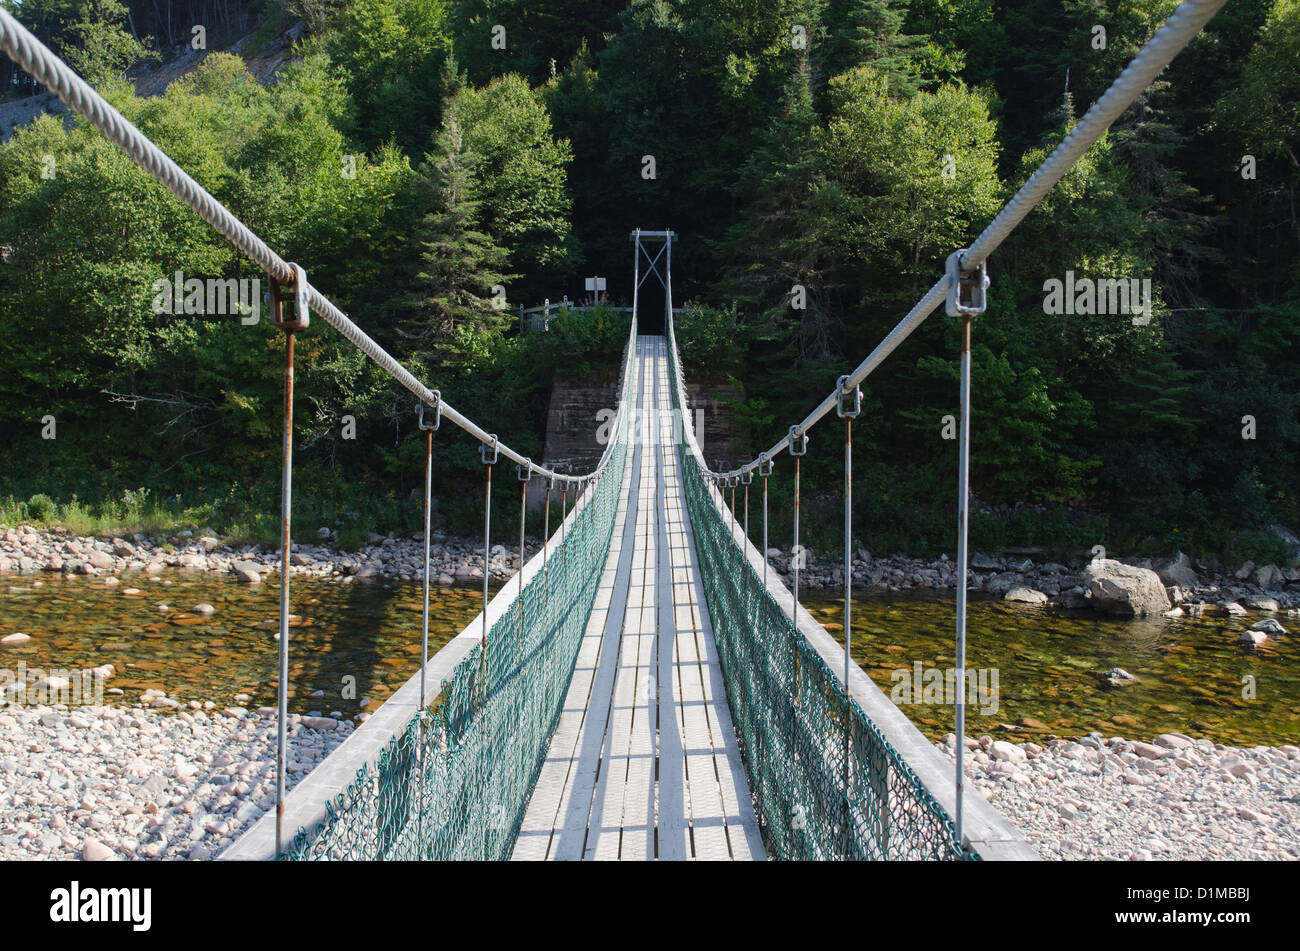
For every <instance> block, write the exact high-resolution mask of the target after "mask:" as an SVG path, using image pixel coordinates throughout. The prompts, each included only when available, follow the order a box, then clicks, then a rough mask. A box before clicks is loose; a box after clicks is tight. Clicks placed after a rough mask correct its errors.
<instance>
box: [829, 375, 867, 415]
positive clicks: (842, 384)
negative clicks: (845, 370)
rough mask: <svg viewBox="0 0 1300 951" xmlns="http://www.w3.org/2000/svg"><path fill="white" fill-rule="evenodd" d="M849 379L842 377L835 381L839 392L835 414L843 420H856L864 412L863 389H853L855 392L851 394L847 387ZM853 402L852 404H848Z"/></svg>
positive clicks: (836, 398)
mask: <svg viewBox="0 0 1300 951" xmlns="http://www.w3.org/2000/svg"><path fill="white" fill-rule="evenodd" d="M848 385H849V378H848V377H847V376H842V377H840V378H839V379H838V380H836V381H835V389H836V390H837V391H838V392H837V393H836V396H835V412H836V413H838V414H839V417H840V418H841V419H856V418H857V416H858V414H859V413H861V412H862V387H860V386H855V387H853V392H851V393H850V392H849V391H848V389H847V387H848ZM849 400H852V402H851V403H850V402H848V401H849Z"/></svg>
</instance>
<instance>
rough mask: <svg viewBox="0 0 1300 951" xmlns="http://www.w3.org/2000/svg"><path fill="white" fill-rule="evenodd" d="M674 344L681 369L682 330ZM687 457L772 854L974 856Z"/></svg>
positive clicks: (686, 450)
mask: <svg viewBox="0 0 1300 951" xmlns="http://www.w3.org/2000/svg"><path fill="white" fill-rule="evenodd" d="M669 353H670V355H671V359H672V372H673V373H674V374H680V370H679V368H678V363H677V352H676V346H675V343H674V342H673V341H672V340H671V338H670V341H669ZM679 378H680V376H677V377H674V382H676V380H677V379H679ZM672 390H673V400H674V403H675V404H676V405H677V409H678V410H680V411H683V416H682V418H684V419H688V418H689V416H688V415H687V414H686V413H685V408H684V407H682V406H681V405H680V404H681V397H680V391H679V389H678V387H677V386H676V385H674V386H673V387H672ZM680 457H681V461H682V472H683V484H684V486H685V490H686V501H687V509H688V511H689V513H690V517H691V525H692V528H693V530H694V534H695V550H696V555H697V557H698V558H699V561H700V574H701V575H702V576H703V579H704V594H705V598H706V600H707V602H708V607H709V613H710V615H711V617H712V620H713V638H714V640H715V641H716V642H717V645H718V659H719V662H720V665H721V667H722V675H723V680H724V682H725V684H726V690H727V700H728V702H729V703H730V705H731V714H732V717H733V719H734V721H735V724H736V732H737V734H738V740H739V743H740V747H741V753H742V756H743V759H744V762H745V772H746V774H747V775H748V776H749V784H750V791H751V792H752V794H753V797H754V805H755V810H756V812H757V814H758V818H759V822H760V823H761V825H762V829H763V838H764V842H765V844H766V846H767V849H768V852H769V853H770V854H773V855H776V856H778V857H780V858H785V859H831V858H849V859H955V858H970V857H973V855H969V854H964V853H963V851H962V850H961V849H960V848H959V847H958V846H957V843H956V830H955V828H954V825H953V821H952V819H951V817H949V816H948V814H947V813H946V812H945V811H944V809H943V808H942V807H941V806H940V805H939V804H938V802H936V801H935V799H934V797H933V796H931V795H930V793H929V792H928V791H927V790H926V788H925V787H924V786H923V785H922V783H921V781H920V779H919V778H918V777H917V776H916V773H915V772H913V770H912V769H911V767H909V766H908V764H907V763H906V762H905V761H904V760H903V757H902V755H901V754H900V753H899V752H898V751H897V750H896V749H894V747H893V746H892V745H890V743H889V741H888V740H887V739H886V738H885V736H884V735H883V734H882V733H881V732H880V729H879V728H878V727H877V726H876V725H875V724H874V723H873V722H872V721H871V720H870V719H869V718H868V717H867V715H866V714H865V713H864V712H863V711H862V709H861V708H860V707H859V706H858V704H857V703H856V702H855V701H852V700H850V699H849V698H848V697H847V696H846V695H845V691H844V688H843V686H842V684H841V682H840V680H839V678H838V677H836V676H835V674H834V673H832V672H831V670H830V668H829V667H828V666H827V665H826V663H825V661H823V660H822V658H821V656H820V655H819V654H818V653H817V651H816V650H815V649H814V648H813V646H812V645H811V644H809V643H808V640H807V639H806V638H805V637H804V635H803V634H801V633H800V632H799V631H798V629H797V628H796V627H795V625H794V624H793V623H792V622H791V620H790V618H789V617H788V616H787V615H786V614H785V612H783V611H782V610H781V609H780V607H779V606H778V605H777V602H776V601H775V599H773V597H772V596H771V595H770V594H769V593H768V592H767V590H766V588H764V586H763V581H762V579H761V578H760V577H759V575H758V574H757V573H756V572H755V571H754V569H753V568H752V566H751V565H750V563H749V561H748V559H746V558H745V557H744V555H743V553H742V552H741V549H740V546H739V545H737V544H736V542H735V541H734V540H733V538H732V535H731V527H730V525H729V524H728V521H727V518H726V516H724V515H723V514H722V513H720V512H719V511H718V508H717V506H716V505H715V504H714V503H713V501H712V499H711V498H710V496H709V488H708V485H707V484H706V481H705V479H706V477H705V475H704V473H703V472H702V471H701V469H700V465H699V463H698V461H697V460H696V458H695V455H694V453H693V452H692V451H691V448H690V447H689V446H688V445H687V444H685V443H684V442H683V443H682V444H681V445H680ZM846 764H847V765H846ZM846 789H847V790H850V792H849V793H848V794H847V795H846V792H845V790H846Z"/></svg>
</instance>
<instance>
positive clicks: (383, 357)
mask: <svg viewBox="0 0 1300 951" xmlns="http://www.w3.org/2000/svg"><path fill="white" fill-rule="evenodd" d="M0 49H3V50H4V51H5V53H6V54H8V56H9V58H10V59H12V60H13V61H14V62H15V63H17V64H18V65H19V66H21V67H22V68H23V69H24V70H25V71H26V72H28V73H29V74H31V76H32V77H33V78H35V79H36V81H37V82H39V83H41V84H42V85H43V86H45V87H46V88H47V89H49V90H50V91H51V92H52V93H54V94H55V95H56V96H58V97H59V99H60V100H62V101H63V102H64V104H66V105H67V106H68V108H69V109H71V110H72V111H74V112H76V113H77V114H79V115H81V116H83V117H84V118H85V119H86V121H88V122H89V123H90V124H91V125H92V126H94V127H95V128H96V129H98V130H99V131H100V132H101V133H103V134H104V136H105V137H107V138H108V139H109V141H111V142H112V143H113V144H115V145H116V146H117V147H118V148H120V149H121V150H122V151H123V152H125V153H126V154H127V155H128V156H130V157H131V159H132V160H133V161H134V162H135V163H136V164H137V165H139V166H140V167H141V168H142V169H144V170H145V171H146V172H148V173H149V174H150V175H152V176H153V177H154V178H155V179H157V180H158V181H159V182H160V183H162V184H163V185H165V186H166V187H167V189H168V190H169V191H171V193H172V194H174V195H175V196H176V197H177V198H179V199H180V200H181V201H183V202H184V203H185V204H186V205H188V206H189V207H190V208H192V209H193V210H194V211H195V212H197V213H198V214H199V215H200V216H201V217H202V218H203V220H205V221H206V222H208V224H210V225H212V227H213V228H215V229H216V230H217V231H218V232H220V233H221V235H222V236H224V237H225V238H226V240H228V241H229V242H230V243H231V244H233V245H234V246H235V247H237V248H238V249H239V250H241V251H243V252H244V254H246V255H248V257H249V258H250V259H251V260H252V261H254V262H255V263H256V264H257V265H258V266H259V267H261V268H262V269H263V270H264V271H266V273H267V274H268V275H270V276H271V277H272V278H273V279H274V280H276V281H279V282H280V283H281V284H284V285H292V283H293V280H294V272H293V268H292V267H290V265H289V263H288V262H287V261H285V260H284V259H283V258H281V257H280V256H279V255H278V254H276V253H275V252H274V251H273V250H271V248H270V247H269V246H268V245H267V244H266V242H264V241H263V240H262V239H261V238H259V237H258V236H257V235H256V234H255V233H254V232H253V231H252V229H251V228H249V227H248V226H247V225H246V224H244V223H243V222H242V221H240V220H239V218H237V217H236V216H235V215H234V214H233V213H232V212H231V211H230V210H229V209H228V208H226V207H225V206H224V205H223V204H221V202H220V201H218V200H217V199H216V198H215V197H213V195H212V194H211V193H210V192H208V190H207V189H205V188H204V187H203V186H202V185H200V184H199V183H198V182H196V181H195V180H194V179H193V178H191V177H190V176H189V174H187V173H186V172H185V170H184V169H182V168H181V167H180V166H179V165H177V164H176V163H175V162H174V161H172V160H171V159H170V158H169V157H168V156H167V154H166V153H165V152H163V151H162V149H160V148H158V146H157V145H155V144H154V143H153V142H151V141H150V140H149V138H148V137H147V136H146V135H145V134H144V133H143V132H141V131H140V130H139V129H137V128H136V127H135V126H134V125H132V124H131V122H130V121H129V120H128V119H127V118H126V117H125V116H123V115H122V114H121V113H120V112H118V111H117V110H116V109H114V108H113V106H112V105H110V104H109V102H108V101H107V100H106V99H104V97H103V96H101V95H100V94H99V93H97V92H95V90H94V89H92V88H91V87H90V86H89V85H88V84H87V83H86V82H85V80H83V79H82V78H81V77H80V76H78V75H77V74H76V73H75V72H73V71H72V68H71V67H70V66H68V64H67V63H65V62H63V60H61V59H59V57H58V56H57V55H55V53H54V52H53V51H52V50H50V49H49V48H48V47H47V46H45V44H43V43H42V42H41V41H40V40H38V39H37V38H36V37H35V36H33V35H32V33H31V32H30V31H29V30H28V29H27V28H26V27H24V26H23V25H22V24H21V23H19V22H18V21H17V20H15V19H14V18H13V16H12V15H11V14H9V13H8V12H6V11H5V10H4V8H2V7H0ZM307 303H308V306H309V307H310V308H311V309H312V310H314V311H315V312H316V313H317V314H319V315H320V316H322V317H324V318H325V321H326V322H327V323H328V324H330V326H332V327H333V328H334V329H335V330H337V331H338V332H339V333H341V334H342V335H343V336H344V337H346V338H347V339H348V340H349V341H351V342H352V343H353V344H354V345H355V346H356V347H357V348H358V349H360V350H361V352H362V353H364V354H365V355H366V356H368V357H369V358H370V359H371V360H373V361H374V362H375V363H376V364H377V365H378V366H379V367H380V368H381V369H383V370H384V371H385V372H386V373H388V375H389V376H391V377H393V378H394V379H395V380H397V382H398V383H400V384H401V385H402V386H404V387H405V388H406V389H407V390H409V391H410V392H411V393H412V394H414V395H415V397H416V398H417V399H418V400H420V402H421V403H424V404H425V405H427V406H430V407H435V406H436V407H438V408H439V409H440V412H441V413H442V415H443V416H444V417H445V418H446V419H449V420H450V421H451V422H452V423H454V424H455V425H457V426H459V427H460V428H461V429H463V430H464V431H465V432H467V433H469V434H470V435H471V436H473V437H474V438H475V439H477V440H478V441H479V442H480V443H482V444H483V445H485V446H490V445H492V443H493V442H494V437H493V435H492V434H491V433H489V432H488V431H487V430H485V429H484V428H483V427H481V426H479V425H478V424H477V423H475V422H474V421H473V420H472V419H470V418H469V417H467V416H465V415H464V414H463V413H460V412H459V411H457V410H456V409H455V407H453V406H452V405H451V404H450V403H448V402H447V401H446V400H445V399H442V398H441V397H440V396H439V395H437V394H435V393H434V392H433V391H432V390H430V389H429V388H428V387H426V386H425V385H424V384H423V383H421V382H420V381H419V380H417V379H416V378H415V376H413V375H412V374H411V372H410V371H409V370H407V369H406V368H405V367H404V366H402V365H401V364H400V363H398V362H397V360H396V359H395V358H394V357H393V356H392V355H391V354H390V353H388V351H386V350H385V349H384V348H383V347H381V346H380V345H379V344H377V343H376V342H375V341H374V340H373V339H371V337H370V336H369V335H368V334H367V333H366V332H365V331H364V330H362V329H361V328H360V327H358V326H357V325H356V324H355V323H353V322H352V321H351V320H350V319H349V318H348V316H347V315H346V314H345V313H343V311H341V310H339V308H338V307H336V306H335V305H334V304H333V303H332V302H331V301H330V300H329V298H327V297H326V296H325V295H324V294H322V293H321V292H320V291H318V290H317V289H316V288H314V287H312V286H311V285H310V284H308V287H307ZM635 334H636V328H635V326H633V328H632V333H631V336H630V337H629V341H628V348H627V353H626V354H625V360H628V359H635V355H636V336H635ZM620 416H621V414H620ZM621 422H622V421H621V418H620V419H619V420H618V421H616V423H615V433H616V432H617V430H618V428H619V427H620V426H621ZM615 442H616V439H615V438H614V437H613V436H611V438H610V440H609V442H608V444H607V445H606V447H605V452H604V454H603V455H602V457H601V460H600V463H599V464H598V465H597V467H596V468H595V469H594V470H592V471H591V472H588V473H585V474H582V475H565V474H562V473H558V472H554V471H552V470H550V469H547V468H546V467H545V466H542V465H538V464H537V463H535V462H533V461H532V460H531V459H529V458H527V457H525V456H523V455H521V454H519V453H517V452H515V451H514V450H513V449H511V448H510V447H509V446H506V445H505V444H503V443H500V442H498V443H497V447H498V449H499V451H500V453H501V455H503V456H505V457H506V458H507V459H510V460H512V461H514V462H515V463H517V464H519V465H521V466H527V468H528V469H529V470H530V471H531V472H534V473H536V474H538V475H540V476H542V477H543V478H555V479H557V480H559V481H561V482H566V483H577V482H583V481H590V480H591V479H594V478H596V477H598V476H600V475H601V474H603V472H604V470H605V468H606V466H607V465H608V463H609V459H610V456H611V453H612V451H613V447H614V443H615Z"/></svg>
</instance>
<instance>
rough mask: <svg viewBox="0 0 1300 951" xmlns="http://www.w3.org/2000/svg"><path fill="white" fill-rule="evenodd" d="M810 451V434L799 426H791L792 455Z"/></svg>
mask: <svg viewBox="0 0 1300 951" xmlns="http://www.w3.org/2000/svg"><path fill="white" fill-rule="evenodd" d="M807 452H808V434H807V433H805V432H802V431H800V429H799V427H798V426H791V427H790V455H792V456H802V455H804V454H805V453H807Z"/></svg>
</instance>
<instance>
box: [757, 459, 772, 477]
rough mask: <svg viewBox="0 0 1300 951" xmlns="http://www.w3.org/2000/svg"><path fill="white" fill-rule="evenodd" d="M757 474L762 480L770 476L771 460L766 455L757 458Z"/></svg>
mask: <svg viewBox="0 0 1300 951" xmlns="http://www.w3.org/2000/svg"><path fill="white" fill-rule="evenodd" d="M758 474H759V476H761V477H762V478H764V479H766V478H767V477H768V476H770V475H771V474H772V460H771V459H770V458H769V457H768V455H767V453H763V455H761V456H759V458H758Z"/></svg>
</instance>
